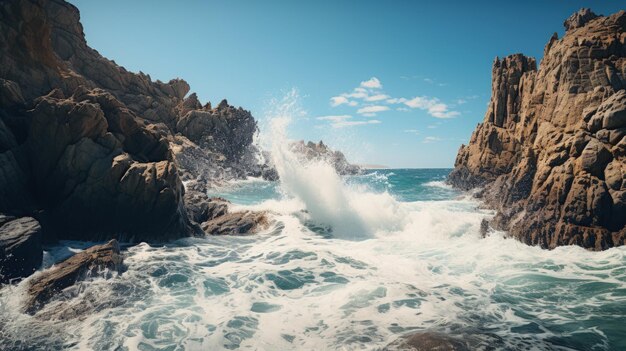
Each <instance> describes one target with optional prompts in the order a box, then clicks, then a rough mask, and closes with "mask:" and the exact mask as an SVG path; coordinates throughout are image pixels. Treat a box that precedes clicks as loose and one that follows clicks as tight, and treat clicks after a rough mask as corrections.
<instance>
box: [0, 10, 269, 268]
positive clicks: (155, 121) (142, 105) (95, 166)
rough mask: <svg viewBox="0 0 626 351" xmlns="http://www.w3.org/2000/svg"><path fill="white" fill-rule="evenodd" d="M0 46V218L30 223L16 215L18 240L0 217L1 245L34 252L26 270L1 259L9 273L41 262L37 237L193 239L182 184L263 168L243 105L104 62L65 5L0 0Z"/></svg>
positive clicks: (194, 227)
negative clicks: (207, 98) (204, 98)
mask: <svg viewBox="0 0 626 351" xmlns="http://www.w3.org/2000/svg"><path fill="white" fill-rule="evenodd" d="M0 52H1V55H0V214H6V215H7V216H10V217H17V218H19V217H34V218H35V219H36V220H31V219H17V220H15V221H17V222H15V223H22V221H24V223H26V222H27V221H32V222H28V223H31V224H32V225H33V226H32V227H31V228H30V229H28V230H27V229H25V228H22V229H24V234H23V235H17V234H16V233H18V232H19V231H20V230H21V229H19V230H18V229H15V228H14V226H16V225H17V224H15V225H13V224H11V223H13V222H10V223H9V224H3V229H2V230H3V232H2V235H1V237H0V248H3V249H4V250H5V251H6V252H9V251H14V252H15V253H16V255H13V256H12V257H14V258H18V257H21V256H20V255H23V254H25V253H24V252H26V251H24V250H38V252H39V254H37V255H36V254H34V251H32V252H31V253H33V255H32V260H26V261H23V262H24V263H23V267H13V265H14V264H15V263H10V262H13V261H7V260H5V259H4V258H0V259H2V260H4V261H3V262H4V263H3V265H2V269H3V271H2V272H3V273H2V274H5V275H6V276H7V277H9V278H10V277H14V276H19V275H27V274H28V272H32V269H33V267H35V268H36V266H38V264H39V263H40V259H41V241H44V242H53V241H55V240H57V239H78V240H94V241H101V240H108V239H111V238H118V239H123V240H125V241H135V242H137V241H151V242H155V241H165V240H170V239H175V238H179V237H183V236H189V235H194V234H199V235H200V234H202V229H201V227H200V224H201V223H199V222H195V221H194V220H193V218H190V216H189V214H188V211H187V209H186V207H185V204H186V202H185V189H184V186H183V179H184V180H191V179H202V181H205V182H211V181H212V180H213V179H214V178H217V177H219V178H225V177H245V176H247V175H250V174H251V175H257V176H262V175H264V172H267V170H268V168H267V167H265V166H263V165H258V164H257V163H258V162H257V163H255V162H256V160H257V157H256V155H257V154H258V152H259V150H257V149H256V148H255V147H254V145H253V144H252V141H253V136H254V134H255V133H257V124H256V121H255V120H254V118H253V117H252V115H251V114H250V112H248V111H246V110H243V109H241V108H234V107H232V106H230V105H229V104H228V103H227V102H226V100H224V101H222V102H220V103H219V104H218V105H217V107H215V108H212V107H211V104H210V103H207V104H205V105H202V104H201V103H200V102H199V100H198V98H197V96H196V94H190V95H189V96H187V95H188V93H189V90H190V87H189V85H188V84H187V83H186V82H185V81H183V80H181V79H172V80H170V81H169V82H167V83H164V82H161V81H158V80H157V81H152V79H151V78H150V76H149V75H146V74H144V73H141V72H140V73H139V74H135V73H131V72H128V71H127V70H126V69H124V68H123V67H121V66H118V65H117V64H115V62H113V61H110V60H108V59H106V58H104V57H102V56H101V55H100V54H99V53H98V52H97V51H96V50H94V49H92V48H90V47H89V46H88V45H87V43H86V41H85V36H84V33H83V28H82V25H81V24H80V22H79V11H78V9H77V8H76V7H74V6H73V5H71V4H69V3H67V2H65V1H63V0H8V1H2V2H1V3H0ZM202 201H208V199H207V198H206V197H205V198H203V199H202ZM2 218H4V217H2ZM37 222H39V224H40V226H41V228H43V230H40V229H36V230H35V223H37ZM3 223H4V222H3ZM39 224H37V227H36V228H39ZM7 226H9V227H7ZM5 227H7V228H10V229H6V230H5V229H4V228H5ZM31 229H32V230H31ZM6 233H8V234H6ZM36 257H39V258H38V259H35V258H36ZM38 260H39V261H38ZM9 265H10V266H11V267H9ZM20 269H21V270H22V271H20V272H21V273H19V272H18V270H20ZM9 270H13V271H11V272H9ZM18 273H19V274H18Z"/></svg>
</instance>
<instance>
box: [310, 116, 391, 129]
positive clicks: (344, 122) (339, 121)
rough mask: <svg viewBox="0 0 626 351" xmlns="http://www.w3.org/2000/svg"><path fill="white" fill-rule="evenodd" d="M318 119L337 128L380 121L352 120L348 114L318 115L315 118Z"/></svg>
mask: <svg viewBox="0 0 626 351" xmlns="http://www.w3.org/2000/svg"><path fill="white" fill-rule="evenodd" d="M316 119H317V120H320V121H329V122H330V126H331V127H333V128H335V129H338V128H344V127H352V126H360V125H366V124H378V123H381V122H380V121H379V120H377V119H367V120H353V119H352V116H350V115H337V116H320V117H317V118H316Z"/></svg>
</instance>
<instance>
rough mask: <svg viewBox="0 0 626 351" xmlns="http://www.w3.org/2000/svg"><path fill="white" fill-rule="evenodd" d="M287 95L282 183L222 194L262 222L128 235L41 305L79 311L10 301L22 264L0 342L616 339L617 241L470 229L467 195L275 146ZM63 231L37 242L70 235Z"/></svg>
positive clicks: (6, 304) (104, 345)
mask: <svg viewBox="0 0 626 351" xmlns="http://www.w3.org/2000/svg"><path fill="white" fill-rule="evenodd" d="M292 98H293V97H291V98H290V99H292ZM288 102H289V103H293V101H292V100H289V99H288ZM287 105H289V104H287ZM290 106H292V107H293V105H290ZM292 107H289V106H287V107H285V108H284V109H283V112H281V113H278V114H276V115H275V116H276V119H277V122H275V123H276V125H274V127H275V128H276V129H275V130H272V134H271V135H272V138H274V139H275V141H276V143H272V153H273V155H272V157H273V158H274V162H275V164H276V165H277V168H278V171H279V173H280V176H281V185H280V186H281V189H282V191H283V192H284V197H282V198H279V199H269V200H266V201H263V202H261V203H258V204H254V205H246V206H244V205H234V206H233V208H234V209H235V210H237V209H254V210H265V211H269V212H271V213H272V216H273V217H274V219H275V220H276V221H275V226H274V227H272V228H269V229H267V231H266V232H264V233H260V234H258V235H256V236H251V237H209V238H202V239H198V238H195V239H184V240H179V241H177V242H173V243H169V244H167V245H165V246H163V247H153V246H150V245H147V244H140V245H136V246H133V247H130V248H129V249H128V250H127V251H126V252H125V256H126V257H125V263H126V265H127V266H128V269H127V271H126V272H124V273H123V274H122V275H120V276H117V277H113V278H111V279H108V280H105V279H94V280H90V281H87V282H84V283H82V284H80V285H79V288H77V289H74V291H73V294H72V295H71V296H74V298H71V299H69V298H68V299H67V301H65V300H64V298H63V297H61V298H59V299H58V301H53V302H52V303H51V304H49V305H48V306H46V307H45V308H44V309H43V310H42V314H43V315H45V314H46V313H51V314H53V315H55V316H58V314H59V312H60V311H67V310H72V309H73V308H78V307H80V308H84V307H85V306H86V307H88V311H89V312H88V313H86V314H83V317H81V318H79V319H69V320H54V319H51V318H38V317H31V316H27V315H25V314H23V313H21V306H22V305H23V299H24V296H26V290H27V287H28V282H29V281H30V280H31V279H32V278H29V279H26V280H25V281H23V282H21V283H20V284H18V285H14V286H9V287H5V288H3V289H0V315H1V316H2V317H3V318H2V319H0V346H4V348H5V349H11V348H12V347H13V348H18V347H17V346H18V345H24V344H23V343H24V342H27V343H29V345H35V346H38V347H39V348H46V347H47V348H61V347H63V348H68V349H79V350H82V349H94V350H108V349H115V348H116V347H126V348H128V349H129V350H136V349H163V348H168V349H186V350H206V349H255V350H276V349H281V350H302V349H317V350H337V349H345V350H362V349H379V348H381V347H384V346H385V345H387V344H388V343H389V342H391V341H393V340H395V339H397V338H398V337H400V336H401V335H403V334H405V333H407V332H410V331H412V330H436V331H443V332H446V333H449V334H451V335H456V336H459V337H466V338H468V339H469V340H473V342H474V344H473V348H475V349H489V347H491V348H495V349H511V350H527V349H536V350H552V349H599V350H603V349H610V348H612V349H620V348H623V347H622V346H624V341H623V340H622V341H621V342H622V343H621V344H620V343H619V342H620V340H619V338H617V339H616V335H618V334H619V330H623V329H620V328H623V325H624V323H626V317H625V316H626V307H625V306H626V293H625V292H626V269H625V268H624V267H625V266H626V248H613V249H610V250H606V251H603V252H590V251H586V250H584V249H582V248H580V247H560V248H557V249H555V250H551V251H548V250H542V249H540V248H538V247H530V246H527V245H524V244H522V243H520V242H518V241H516V240H513V239H505V238H504V235H505V233H501V232H496V233H493V234H492V235H491V236H489V237H487V238H484V239H482V238H481V235H480V223H481V221H482V219H483V218H485V217H489V216H491V215H493V213H492V212H490V211H484V210H480V209H479V205H480V204H479V203H478V202H477V201H476V200H474V199H472V198H471V197H469V196H466V197H461V198H458V199H455V200H446V201H416V202H399V201H396V200H395V199H394V198H393V197H392V196H391V195H389V194H386V193H383V194H375V193H371V192H368V191H367V190H366V188H364V187H359V186H357V185H350V184H346V183H345V182H344V181H343V180H342V179H341V178H340V177H339V176H337V175H336V174H335V173H334V171H332V168H329V166H328V165H326V164H324V163H319V162H317V163H302V161H300V160H297V158H295V156H294V155H292V154H291V153H290V150H289V148H287V147H285V145H287V144H288V143H287V142H288V139H287V135H286V127H287V126H288V123H289V115H290V114H289V113H287V111H289V109H290V108H292ZM311 221H313V222H316V223H320V224H325V225H329V226H331V227H332V228H333V232H332V235H331V236H327V235H320V234H318V233H316V232H314V231H312V230H311V229H310V228H311V226H310V225H309V224H308V223H309V222H311ZM344 238H348V239H352V238H359V239H360V240H345V239H344ZM63 244H64V245H65V246H61V247H59V248H57V249H55V250H53V251H52V256H55V257H60V256H59V255H62V254H63V253H64V252H67V250H66V248H67V247H70V248H72V247H76V244H75V243H71V242H66V243H63ZM68 296H70V295H68ZM20 343H22V344H20ZM35 348H36V347H35Z"/></svg>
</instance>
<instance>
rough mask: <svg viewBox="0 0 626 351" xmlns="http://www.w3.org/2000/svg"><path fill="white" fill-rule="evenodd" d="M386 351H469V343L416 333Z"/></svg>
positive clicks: (387, 347)
mask: <svg viewBox="0 0 626 351" xmlns="http://www.w3.org/2000/svg"><path fill="white" fill-rule="evenodd" d="M384 350H389V351H391V350H413V351H432V350H437V351H469V350H471V348H470V346H469V345H468V343H467V342H465V341H463V340H459V339H456V338H453V337H451V336H448V335H445V334H441V333H436V332H416V333H413V334H409V335H407V336H405V337H402V338H400V339H398V340H396V341H394V342H393V343H391V344H389V345H387V346H386V347H385V348H384Z"/></svg>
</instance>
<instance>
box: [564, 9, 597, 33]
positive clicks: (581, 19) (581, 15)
mask: <svg viewBox="0 0 626 351" xmlns="http://www.w3.org/2000/svg"><path fill="white" fill-rule="evenodd" d="M597 17H598V15H596V14H595V13H593V12H591V10H590V9H580V10H579V11H578V12H576V13H575V14H573V15H571V16H570V17H569V18H568V19H566V20H565V22H564V23H563V26H565V30H570V29H575V28H579V27H582V26H584V25H585V24H587V22H589V21H591V20H592V19H594V18H597Z"/></svg>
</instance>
